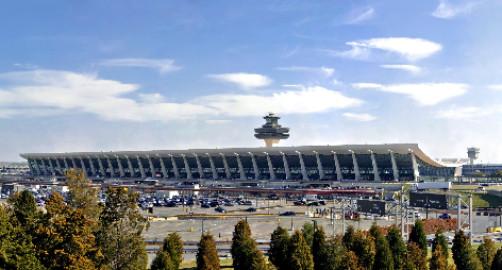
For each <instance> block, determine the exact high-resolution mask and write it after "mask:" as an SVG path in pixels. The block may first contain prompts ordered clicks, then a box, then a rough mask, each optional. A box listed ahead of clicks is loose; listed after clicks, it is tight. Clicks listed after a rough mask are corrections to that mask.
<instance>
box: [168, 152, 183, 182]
mask: <svg viewBox="0 0 502 270" xmlns="http://www.w3.org/2000/svg"><path fill="white" fill-rule="evenodd" d="M169 157H171V165H172V166H173V171H174V178H175V179H177V180H178V179H180V171H179V170H178V165H176V160H174V156H173V155H169Z"/></svg>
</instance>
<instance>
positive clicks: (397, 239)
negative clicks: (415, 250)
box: [387, 225, 406, 270]
mask: <svg viewBox="0 0 502 270" xmlns="http://www.w3.org/2000/svg"><path fill="white" fill-rule="evenodd" d="M387 241H388V242H389V246H390V250H391V251H392V261H393V262H394V270H402V269H403V268H404V266H405V262H406V245H405V243H404V241H403V237H402V236H401V232H400V231H399V229H398V228H397V226H395V225H393V226H390V228H389V230H388V232H387Z"/></svg>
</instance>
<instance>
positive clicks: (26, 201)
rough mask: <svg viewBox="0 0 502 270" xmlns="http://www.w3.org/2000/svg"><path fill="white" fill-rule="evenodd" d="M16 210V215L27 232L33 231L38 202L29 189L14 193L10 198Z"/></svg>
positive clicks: (10, 202)
mask: <svg viewBox="0 0 502 270" xmlns="http://www.w3.org/2000/svg"><path fill="white" fill-rule="evenodd" d="M8 202H9V204H11V205H12V208H13V210H14V216H15V218H16V221H17V222H19V225H20V226H21V227H23V228H24V229H25V230H26V232H27V233H31V232H32V230H33V227H34V223H35V219H36V217H37V214H38V213H37V202H36V201H35V197H33V194H31V192H30V191H28V190H23V191H21V192H16V193H14V194H13V195H12V196H11V197H10V198H9V200H8Z"/></svg>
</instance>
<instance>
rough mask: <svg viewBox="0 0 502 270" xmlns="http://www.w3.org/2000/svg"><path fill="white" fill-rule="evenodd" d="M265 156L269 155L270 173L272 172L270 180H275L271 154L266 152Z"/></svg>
mask: <svg viewBox="0 0 502 270" xmlns="http://www.w3.org/2000/svg"><path fill="white" fill-rule="evenodd" d="M265 156H266V157H267V164H268V173H269V174H270V180H271V181H273V180H275V172H274V166H273V164H272V160H271V159H270V155H269V154H268V153H266V152H265Z"/></svg>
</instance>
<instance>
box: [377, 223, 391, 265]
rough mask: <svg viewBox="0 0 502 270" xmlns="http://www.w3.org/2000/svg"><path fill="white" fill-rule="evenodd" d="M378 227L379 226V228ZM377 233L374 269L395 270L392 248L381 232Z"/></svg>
mask: <svg viewBox="0 0 502 270" xmlns="http://www.w3.org/2000/svg"><path fill="white" fill-rule="evenodd" d="M377 229H378V228H377ZM374 233H375V237H376V239H375V249H376V254H375V263H374V264H373V270H394V261H393V259H392V251H391V250H390V247H389V243H388V242H387V239H386V238H385V237H384V236H383V235H382V234H381V233H380V232H374Z"/></svg>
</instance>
